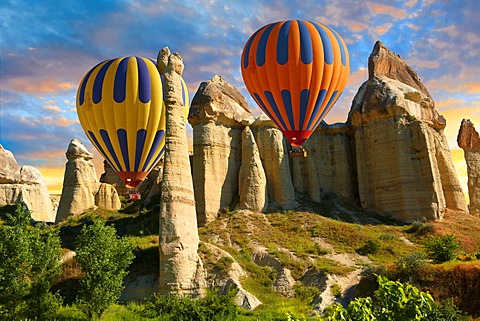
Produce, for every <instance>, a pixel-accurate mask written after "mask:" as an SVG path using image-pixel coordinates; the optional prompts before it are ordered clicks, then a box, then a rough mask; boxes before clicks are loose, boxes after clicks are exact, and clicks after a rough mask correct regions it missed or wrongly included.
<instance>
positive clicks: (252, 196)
mask: <svg viewBox="0 0 480 321" xmlns="http://www.w3.org/2000/svg"><path fill="white" fill-rule="evenodd" d="M238 190H239V194H240V202H239V208H240V209H243V210H250V211H253V212H263V211H264V210H265V209H266V208H267V206H268V199H267V178H266V176H265V170H264V169H263V165H262V160H261V159H260V153H259V151H258V146H257V143H256V142H255V138H254V136H253V133H252V131H251V130H250V127H249V126H246V127H245V129H244V130H243V132H242V166H241V167H240V173H239V175H238Z"/></svg>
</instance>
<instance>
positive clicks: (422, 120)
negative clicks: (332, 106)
mask: <svg viewBox="0 0 480 321" xmlns="http://www.w3.org/2000/svg"><path fill="white" fill-rule="evenodd" d="M348 121H349V122H350V123H351V125H352V126H354V127H355V128H356V132H355V136H354V137H355V150H356V163H357V173H358V189H359V198H360V202H361V205H362V207H364V208H365V209H369V210H374V211H377V212H380V213H383V214H385V215H391V216H392V217H393V218H395V219H397V220H400V221H405V222H409V221H411V220H414V219H422V218H427V219H440V218H442V217H443V214H444V212H445V209H446V208H447V207H448V208H452V209H459V210H463V211H465V210H466V204H465V198H464V196H463V192H462V188H461V186H460V182H459V181H458V177H457V174H456V172H455V169H454V167H453V161H452V157H451V153H450V149H449V147H448V143H447V140H446V137H445V135H444V133H443V128H444V127H445V124H446V122H445V119H444V118H443V117H442V116H440V115H439V114H438V112H437V111H436V110H435V107H434V102H433V100H432V99H431V97H430V94H429V93H428V91H427V90H426V88H425V86H424V85H423V84H422V83H421V81H420V79H419V78H418V76H417V75H416V73H415V72H414V71H413V70H412V69H411V68H410V67H409V66H407V65H406V64H405V62H403V61H402V60H401V59H400V57H399V56H398V55H396V54H394V53H393V52H391V51H390V50H389V49H388V48H386V47H385V46H384V45H383V44H382V43H380V42H377V44H376V45H375V48H374V50H373V52H372V54H371V55H370V58H369V80H368V81H367V82H365V83H364V84H363V85H362V86H361V87H360V89H359V91H358V93H357V95H356V96H355V98H354V101H353V103H352V108H351V110H350V113H349V118H348Z"/></svg>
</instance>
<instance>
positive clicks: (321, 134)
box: [292, 122, 358, 202]
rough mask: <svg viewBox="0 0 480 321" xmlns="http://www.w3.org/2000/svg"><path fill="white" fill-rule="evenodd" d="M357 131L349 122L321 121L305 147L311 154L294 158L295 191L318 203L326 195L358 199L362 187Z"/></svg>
mask: <svg viewBox="0 0 480 321" xmlns="http://www.w3.org/2000/svg"><path fill="white" fill-rule="evenodd" d="M353 134H354V130H352V128H351V127H350V126H349V125H348V124H342V123H337V124H334V125H328V124H327V123H325V122H321V123H320V125H319V126H318V128H317V129H316V130H315V132H314V133H313V134H312V136H310V138H309V139H308V141H307V142H306V144H305V146H304V147H305V149H306V150H307V153H308V156H307V157H306V158H294V159H293V160H292V163H293V175H292V177H293V182H294V185H295V190H296V191H297V192H300V193H304V194H307V195H308V196H309V197H310V199H311V200H313V201H315V202H319V201H320V200H321V199H322V197H323V196H325V194H334V195H336V196H337V197H339V198H340V199H342V200H344V201H355V200H356V199H357V196H358V190H357V182H356V175H355V174H356V169H355V156H354V153H353V148H354V146H353Z"/></svg>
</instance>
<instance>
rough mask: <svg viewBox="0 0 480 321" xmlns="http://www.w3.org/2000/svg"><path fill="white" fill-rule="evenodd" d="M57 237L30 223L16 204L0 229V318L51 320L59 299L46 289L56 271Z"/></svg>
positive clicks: (59, 302) (58, 249)
mask: <svg viewBox="0 0 480 321" xmlns="http://www.w3.org/2000/svg"><path fill="white" fill-rule="evenodd" d="M60 249H61V248H60V239H59V237H58V235H57V234H55V233H53V232H52V231H51V230H49V229H45V230H42V229H40V228H39V227H31V226H30V212H29V211H28V210H27V209H26V208H25V206H24V205H19V206H17V209H16V210H15V215H10V214H7V226H4V227H3V228H1V229H0V317H2V319H6V320H20V319H34V320H52V319H53V318H54V317H55V315H56V313H57V310H58V308H59V307H60V305H61V302H62V299H61V297H60V296H59V295H58V294H52V293H51V292H50V285H51V282H52V280H53V279H54V278H55V277H56V276H58V275H59V274H60V269H61V263H60V256H61V251H60Z"/></svg>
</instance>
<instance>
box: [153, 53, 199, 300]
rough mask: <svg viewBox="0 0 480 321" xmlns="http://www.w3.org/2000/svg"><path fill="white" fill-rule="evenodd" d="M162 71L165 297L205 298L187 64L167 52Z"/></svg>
mask: <svg viewBox="0 0 480 321" xmlns="http://www.w3.org/2000/svg"><path fill="white" fill-rule="evenodd" d="M157 68H158V70H159V72H160V73H161V74H162V75H163V76H164V91H163V92H164V102H165V108H166V139H165V161H164V168H163V179H162V196H161V201H160V232H159V243H160V277H159V291H160V293H162V294H167V293H172V292H176V293H179V294H191V295H199V294H201V291H202V286H203V266H202V261H201V260H200V257H199V256H198V254H197V249H198V242H199V237H198V230H197V214H196V211H195V198H194V193H193V182H192V175H191V170H190V161H189V155H188V143H187V135H186V126H185V125H186V124H185V119H184V106H183V103H182V101H183V100H182V85H181V75H182V72H183V69H184V65H183V61H182V58H181V57H180V55H178V54H177V53H173V54H170V50H169V49H168V48H166V47H165V48H163V49H162V50H161V51H160V53H159V55H158V60H157Z"/></svg>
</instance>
